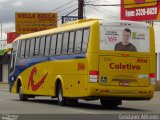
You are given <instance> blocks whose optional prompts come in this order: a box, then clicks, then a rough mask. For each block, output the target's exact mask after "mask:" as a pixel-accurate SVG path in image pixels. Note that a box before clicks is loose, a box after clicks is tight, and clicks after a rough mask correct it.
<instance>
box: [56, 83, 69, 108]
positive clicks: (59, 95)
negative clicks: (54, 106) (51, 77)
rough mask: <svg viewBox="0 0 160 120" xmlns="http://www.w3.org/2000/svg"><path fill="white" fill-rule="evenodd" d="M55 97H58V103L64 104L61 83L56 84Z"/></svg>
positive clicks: (64, 99) (65, 100)
mask: <svg viewBox="0 0 160 120" xmlns="http://www.w3.org/2000/svg"><path fill="white" fill-rule="evenodd" d="M57 98H58V104H59V105H61V106H64V105H66V102H67V99H66V98H65V97H63V88H62V84H61V83H58V86H57Z"/></svg>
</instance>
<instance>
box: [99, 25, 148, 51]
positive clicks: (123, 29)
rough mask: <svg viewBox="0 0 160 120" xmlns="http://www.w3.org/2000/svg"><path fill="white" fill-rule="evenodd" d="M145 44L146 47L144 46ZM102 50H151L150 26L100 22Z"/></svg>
mask: <svg viewBox="0 0 160 120" xmlns="http://www.w3.org/2000/svg"><path fill="white" fill-rule="evenodd" d="M144 46H145V47H144ZM100 50H111V51H128V52H150V40H149V27H148V26H147V25H146V24H143V23H142V24H136V23H128V22H126V23H125V22H122V23H120V22H119V23H114V24H109V25H108V24H107V23H105V22H101V23H100Z"/></svg>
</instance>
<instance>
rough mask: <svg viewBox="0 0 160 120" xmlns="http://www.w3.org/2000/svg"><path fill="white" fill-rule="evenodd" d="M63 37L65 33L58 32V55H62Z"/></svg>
mask: <svg viewBox="0 0 160 120" xmlns="http://www.w3.org/2000/svg"><path fill="white" fill-rule="evenodd" d="M62 37H63V34H62V33H59V34H58V39H57V47H56V55H60V54H61V48H62Z"/></svg>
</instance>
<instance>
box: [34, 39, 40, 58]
mask: <svg viewBox="0 0 160 120" xmlns="http://www.w3.org/2000/svg"><path fill="white" fill-rule="evenodd" d="M39 43H40V38H39V37H38V38H36V44H35V50H34V56H39V45H40V44H39Z"/></svg>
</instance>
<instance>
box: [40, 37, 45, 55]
mask: <svg viewBox="0 0 160 120" xmlns="http://www.w3.org/2000/svg"><path fill="white" fill-rule="evenodd" d="M40 41H41V42H40V56H43V55H44V51H45V49H44V48H45V43H46V37H45V36H42V37H41V40H40Z"/></svg>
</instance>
